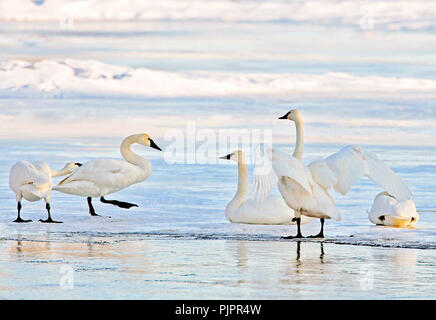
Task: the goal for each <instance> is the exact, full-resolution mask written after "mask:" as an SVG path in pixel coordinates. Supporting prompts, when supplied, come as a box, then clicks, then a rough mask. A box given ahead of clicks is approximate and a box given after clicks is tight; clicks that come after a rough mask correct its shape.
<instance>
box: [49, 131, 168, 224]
mask: <svg viewBox="0 0 436 320" xmlns="http://www.w3.org/2000/svg"><path fill="white" fill-rule="evenodd" d="M133 143H138V144H141V145H144V146H147V147H151V148H154V149H157V150H161V149H160V148H159V147H158V146H157V145H156V144H155V143H154V141H153V140H152V139H151V137H150V136H149V135H148V134H145V133H142V134H134V135H131V136H129V137H127V138H125V139H124V141H123V142H122V143H121V146H120V151H121V155H122V156H123V158H124V159H125V160H126V161H123V160H114V159H100V160H94V161H90V162H87V163H85V164H83V165H82V166H81V167H80V168H79V169H78V170H76V171H75V172H74V173H73V174H71V175H70V176H68V177H66V178H65V179H64V180H62V181H61V182H59V184H58V185H57V186H56V187H55V188H53V189H54V190H56V191H60V192H63V193H67V194H72V195H76V196H82V197H87V198H88V205H89V212H90V214H91V215H92V216H96V215H97V214H96V213H95V210H94V208H93V206H92V203H91V199H92V198H93V197H100V200H101V202H104V203H110V204H113V205H116V206H118V207H121V208H125V209H129V208H131V207H133V206H137V205H136V204H132V203H128V202H121V201H116V200H106V199H104V196H105V195H108V194H111V193H115V192H117V191H120V190H122V189H125V188H127V187H128V186H130V185H132V184H135V183H139V182H142V181H144V180H146V179H147V178H148V177H149V176H150V174H151V172H152V166H151V163H150V161H148V160H147V159H145V158H142V157H140V156H138V155H136V154H135V153H133V152H132V151H131V150H130V146H131V145H132V144H133Z"/></svg>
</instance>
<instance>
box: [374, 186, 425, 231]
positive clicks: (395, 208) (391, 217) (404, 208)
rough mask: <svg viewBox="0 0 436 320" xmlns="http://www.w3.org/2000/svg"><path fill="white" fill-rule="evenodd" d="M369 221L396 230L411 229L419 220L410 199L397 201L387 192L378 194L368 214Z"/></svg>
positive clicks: (413, 203)
mask: <svg viewBox="0 0 436 320" xmlns="http://www.w3.org/2000/svg"><path fill="white" fill-rule="evenodd" d="M368 218H369V220H370V221H371V222H372V223H374V224H376V225H382V226H389V227H397V228H411V227H413V226H414V225H415V224H416V223H417V222H418V220H419V215H418V213H417V212H416V206H415V202H414V201H413V200H412V199H408V200H404V201H398V200H397V199H395V197H394V196H392V195H390V194H389V193H387V192H381V193H379V194H378V195H377V196H376V197H375V200H374V203H373V205H372V208H371V210H370V211H369V213H368Z"/></svg>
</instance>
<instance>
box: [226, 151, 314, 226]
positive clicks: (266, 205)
mask: <svg viewBox="0 0 436 320" xmlns="http://www.w3.org/2000/svg"><path fill="white" fill-rule="evenodd" d="M221 159H223V160H230V161H234V162H237V163H238V188H237V191H236V194H235V196H234V198H233V200H232V201H230V202H229V204H228V205H227V207H226V218H227V220H229V221H230V222H233V223H247V224H295V223H296V221H295V214H294V210H292V209H291V208H289V207H288V205H287V204H286V203H285V201H284V200H283V198H282V197H281V196H279V195H268V196H267V197H266V198H265V199H263V201H261V202H260V201H256V199H252V198H249V199H247V197H248V194H249V181H248V168H247V161H246V158H245V155H244V153H243V152H242V151H241V150H237V151H235V152H233V153H231V154H229V155H227V156H224V157H222V158H221ZM312 220H313V219H312V218H309V217H304V218H303V219H302V221H301V223H303V224H304V223H308V222H310V221H312Z"/></svg>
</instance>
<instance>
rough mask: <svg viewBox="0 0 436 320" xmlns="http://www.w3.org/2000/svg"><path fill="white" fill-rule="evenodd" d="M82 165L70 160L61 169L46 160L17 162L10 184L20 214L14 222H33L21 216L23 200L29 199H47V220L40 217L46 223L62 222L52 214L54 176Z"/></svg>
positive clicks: (11, 173) (63, 174)
mask: <svg viewBox="0 0 436 320" xmlns="http://www.w3.org/2000/svg"><path fill="white" fill-rule="evenodd" d="M79 166H81V164H80V163H77V162H69V163H67V164H66V165H65V167H64V168H63V169H61V170H52V169H51V168H50V166H49V165H48V164H47V163H45V162H40V161H36V162H29V161H19V162H17V163H15V164H14V165H13V166H12V168H11V171H10V173H9V186H10V188H11V189H12V191H13V192H14V193H15V196H16V199H17V210H18V216H17V219H15V220H14V221H13V222H31V221H32V220H23V219H22V218H21V215H20V213H21V208H22V206H21V200H22V199H23V198H24V199H25V200H27V201H39V200H41V199H44V200H45V203H46V205H45V208H46V209H47V213H48V218H47V220H42V219H40V220H39V221H40V222H44V223H60V221H54V220H53V219H52V218H51V215H50V196H51V190H52V186H53V177H60V176H65V175H67V174H70V173H71V172H73V171H74V170H76V169H77V168H79Z"/></svg>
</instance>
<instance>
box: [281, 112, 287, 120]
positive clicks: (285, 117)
mask: <svg viewBox="0 0 436 320" xmlns="http://www.w3.org/2000/svg"><path fill="white" fill-rule="evenodd" d="M288 116H289V112H288V113H287V114H285V115H284V116H283V117H280V118H279V119H281V120H286V119H288Z"/></svg>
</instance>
